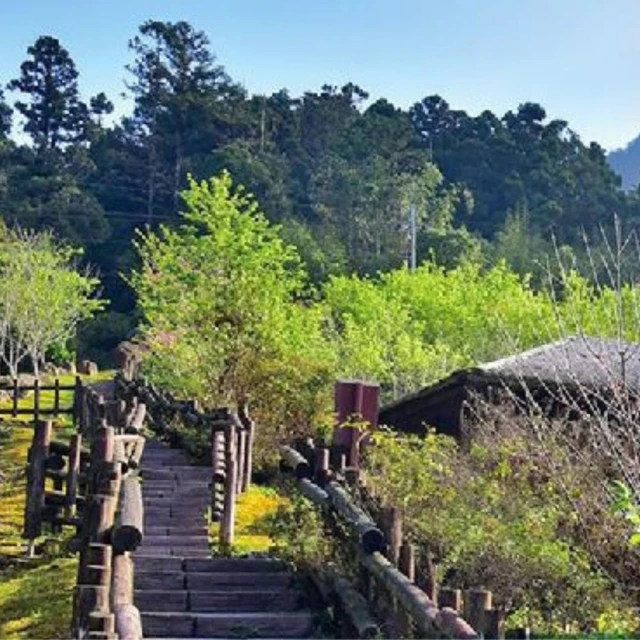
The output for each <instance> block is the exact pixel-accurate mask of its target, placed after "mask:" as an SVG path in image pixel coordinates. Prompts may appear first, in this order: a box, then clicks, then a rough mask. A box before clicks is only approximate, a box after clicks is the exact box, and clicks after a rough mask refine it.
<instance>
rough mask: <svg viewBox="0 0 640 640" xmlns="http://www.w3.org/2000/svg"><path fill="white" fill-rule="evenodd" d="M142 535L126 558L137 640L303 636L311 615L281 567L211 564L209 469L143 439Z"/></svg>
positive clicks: (259, 562) (250, 561) (230, 561)
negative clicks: (130, 564)
mask: <svg viewBox="0 0 640 640" xmlns="http://www.w3.org/2000/svg"><path fill="white" fill-rule="evenodd" d="M142 477H143V485H142V493H143V498H144V506H145V522H144V524H145V535H144V541H143V544H142V545H141V546H140V547H139V548H138V551H137V552H136V554H135V556H134V562H135V598H134V602H135V604H136V606H137V607H138V609H139V610H140V612H141V616H142V627H143V633H144V637H145V638H150V637H155V638H168V637H172V638H307V637H310V634H312V633H313V616H312V614H311V613H310V611H309V610H307V609H306V608H305V604H306V602H305V595H304V592H303V591H302V590H301V589H300V588H299V586H298V585H296V580H295V576H294V575H293V574H292V573H291V572H290V571H288V570H287V569H286V567H285V566H284V565H283V563H281V562H279V561H277V560H272V559H268V558H259V557H248V558H213V557H211V552H210V548H209V539H208V535H207V521H206V511H207V508H208V506H209V502H210V488H209V481H210V479H211V469H210V468H208V467H195V466H190V465H189V464H188V461H187V459H186V456H185V455H184V453H183V452H182V451H179V450H174V449H169V448H168V447H166V446H164V445H163V444H161V443H159V442H157V441H153V440H152V441H148V442H147V446H146V448H145V452H144V455H143V457H142Z"/></svg>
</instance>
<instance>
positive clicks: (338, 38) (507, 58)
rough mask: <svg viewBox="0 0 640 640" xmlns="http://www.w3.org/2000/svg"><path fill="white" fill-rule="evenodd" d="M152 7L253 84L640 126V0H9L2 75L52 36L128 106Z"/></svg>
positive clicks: (1, 5)
mask: <svg viewBox="0 0 640 640" xmlns="http://www.w3.org/2000/svg"><path fill="white" fill-rule="evenodd" d="M148 18H155V19H162V20H172V21H173V20H179V19H184V20H187V21H189V22H191V23H192V24H193V25H194V26H195V27H197V28H199V29H202V30H204V31H205V32H206V33H207V35H208V36H209V38H210V40H211V44H212V49H213V50H214V51H215V52H216V54H217V56H218V59H219V62H220V63H222V64H223V65H224V66H225V67H226V68H227V71H228V72H229V73H230V74H231V76H232V77H233V78H234V79H235V80H238V81H240V82H242V83H243V84H244V85H245V87H246V88H247V89H248V90H249V91H250V92H253V93H262V92H270V91H274V90H277V89H280V88H282V87H287V88H288V89H289V90H290V91H291V93H292V94H293V95H298V94H300V93H302V92H303V91H305V90H314V89H318V88H319V87H320V86H321V85H322V84H324V83H329V84H336V85H340V84H343V83H345V82H348V81H352V82H355V83H357V84H359V85H360V86H362V87H363V88H364V89H366V90H367V91H368V92H369V93H370V94H371V96H372V98H377V97H380V96H384V97H386V98H388V99H389V100H391V101H392V102H394V103H395V104H397V105H399V106H403V107H407V106H409V105H411V104H413V103H414V102H416V101H418V100H420V99H421V98H423V97H424V96H426V95H430V94H433V93H438V94H440V95H441V96H443V97H444V98H445V99H446V100H447V101H448V102H449V103H450V104H451V105H452V106H453V107H454V108H458V109H465V110H467V111H468V112H470V113H472V114H475V113H479V112H480V111H482V110H483V109H491V110H492V111H495V112H496V113H498V114H500V115H501V114H502V113H504V112H505V111H506V110H508V109H512V108H515V107H516V106H517V105H518V104H519V103H521V102H524V101H526V100H530V101H535V102H540V103H541V104H542V105H543V106H544V107H545V108H546V110H547V113H548V114H549V115H550V116H551V117H561V118H564V119H566V120H568V121H569V123H570V125H571V126H572V128H573V129H574V130H575V131H577V132H578V133H579V134H580V135H581V137H582V138H583V140H585V141H586V142H589V141H591V140H597V141H598V142H600V143H601V144H602V145H603V146H605V147H606V148H609V149H610V148H615V147H619V146H621V145H624V144H626V143H627V142H628V141H629V140H631V139H632V138H634V137H635V136H637V135H638V134H640V73H639V72H638V68H639V65H640V0H384V1H383V0H199V1H196V0H181V2H177V1H175V0H174V1H173V2H168V1H164V0H128V1H124V0H109V1H107V2H105V1H104V0H102V1H98V0H22V1H21V2H15V1H11V0H0V25H1V29H2V37H1V38H0V82H2V83H5V82H6V81H7V80H9V79H10V78H12V77H15V75H16V74H17V69H18V66H19V64H20V62H21V61H22V60H23V59H24V57H25V52H26V48H27V47H28V46H29V44H30V43H32V42H33V40H34V39H35V38H36V37H37V36H38V35H42V34H48V35H54V36H56V37H58V38H59V39H60V40H61V41H62V43H63V44H64V46H65V47H66V48H67V49H68V50H69V51H70V53H71V55H72V56H73V58H74V60H75V61H76V64H77V65H78V68H79V70H80V73H81V78H80V84H81V89H82V92H83V94H84V95H85V96H89V95H92V94H94V93H97V92H98V91H100V90H104V91H105V92H106V93H107V94H108V95H109V97H110V98H111V99H112V100H113V101H114V102H116V103H117V107H118V113H123V112H126V111H127V109H128V108H129V106H130V105H129V104H128V103H127V102H126V101H124V100H122V99H121V98H119V94H120V93H121V92H122V91H123V89H124V85H123V79H124V77H125V75H126V74H125V71H124V65H125V64H126V63H127V62H128V61H130V59H131V57H130V55H129V52H128V51H127V40H128V39H129V38H130V37H131V36H132V35H134V34H135V31H136V28H137V26H138V25H139V24H140V23H141V22H143V21H144V20H146V19H148Z"/></svg>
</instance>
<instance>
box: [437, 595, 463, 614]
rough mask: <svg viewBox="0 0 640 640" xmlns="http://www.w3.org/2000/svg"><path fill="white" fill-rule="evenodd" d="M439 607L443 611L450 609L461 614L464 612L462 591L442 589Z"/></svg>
mask: <svg viewBox="0 0 640 640" xmlns="http://www.w3.org/2000/svg"><path fill="white" fill-rule="evenodd" d="M438 606H439V607H440V608H441V609H443V608H444V607H449V608H450V609H453V610H454V611H457V612H458V613H460V612H461V611H462V592H461V591H460V589H440V592H439V593H438Z"/></svg>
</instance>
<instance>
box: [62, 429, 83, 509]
mask: <svg viewBox="0 0 640 640" xmlns="http://www.w3.org/2000/svg"><path fill="white" fill-rule="evenodd" d="M81 452H82V436H81V435H80V434H79V433H76V434H75V435H74V436H71V443H70V446H69V464H68V468H67V494H66V501H65V516H66V517H67V518H72V517H74V516H75V515H76V498H77V495H78V474H79V473H80V455H81Z"/></svg>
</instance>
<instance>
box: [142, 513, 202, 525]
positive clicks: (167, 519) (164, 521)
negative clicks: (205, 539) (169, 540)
mask: <svg viewBox="0 0 640 640" xmlns="http://www.w3.org/2000/svg"><path fill="white" fill-rule="evenodd" d="M204 524H206V520H205V518H204V517H203V516H202V515H199V516H194V517H191V518H185V517H183V516H175V517H174V516H171V515H166V516H157V517H155V518H153V519H149V518H148V517H145V519H144V526H145V528H146V527H179V526H189V527H200V526H202V525H204Z"/></svg>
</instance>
